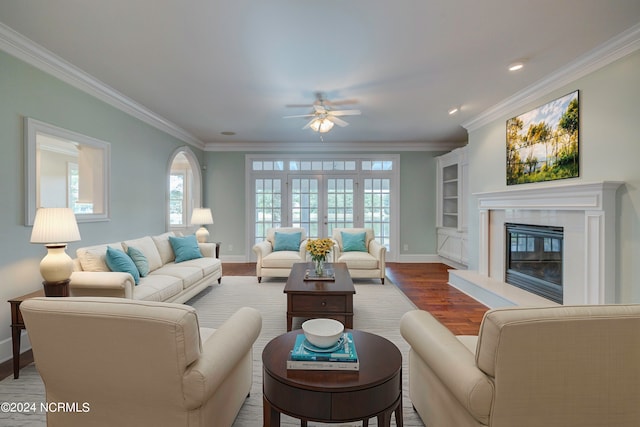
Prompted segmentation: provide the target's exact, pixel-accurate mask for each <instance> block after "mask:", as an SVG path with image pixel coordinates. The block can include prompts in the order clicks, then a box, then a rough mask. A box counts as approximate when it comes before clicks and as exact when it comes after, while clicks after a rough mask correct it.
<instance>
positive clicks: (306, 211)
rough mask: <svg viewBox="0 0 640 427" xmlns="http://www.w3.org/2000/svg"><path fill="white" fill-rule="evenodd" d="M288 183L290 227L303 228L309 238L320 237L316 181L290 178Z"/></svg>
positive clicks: (314, 179)
mask: <svg viewBox="0 0 640 427" xmlns="http://www.w3.org/2000/svg"><path fill="white" fill-rule="evenodd" d="M290 182H291V226H292V227H302V228H304V229H305V230H306V231H307V236H309V237H312V238H317V237H320V236H319V233H320V227H319V224H318V210H319V204H318V201H319V197H318V179H316V178H292V179H291V180H290Z"/></svg>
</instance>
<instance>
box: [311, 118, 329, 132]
mask: <svg viewBox="0 0 640 427" xmlns="http://www.w3.org/2000/svg"><path fill="white" fill-rule="evenodd" d="M309 127H310V128H311V129H313V130H314V131H315V132H319V133H326V132H329V131H330V130H331V129H332V128H333V122H332V121H331V120H329V119H327V118H326V117H324V118H317V119H315V120H314V121H312V122H311V124H310V125H309Z"/></svg>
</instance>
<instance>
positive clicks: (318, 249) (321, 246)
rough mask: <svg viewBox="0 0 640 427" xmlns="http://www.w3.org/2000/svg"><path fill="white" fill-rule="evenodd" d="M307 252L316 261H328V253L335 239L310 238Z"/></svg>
mask: <svg viewBox="0 0 640 427" xmlns="http://www.w3.org/2000/svg"><path fill="white" fill-rule="evenodd" d="M306 249H307V252H309V254H310V255H311V259H312V260H314V261H326V260H327V255H328V254H329V252H331V249H333V240H331V239H329V238H326V237H325V238H323V239H309V240H308V241H307V248H306Z"/></svg>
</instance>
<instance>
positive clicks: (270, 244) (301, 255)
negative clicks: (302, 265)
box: [253, 227, 307, 282]
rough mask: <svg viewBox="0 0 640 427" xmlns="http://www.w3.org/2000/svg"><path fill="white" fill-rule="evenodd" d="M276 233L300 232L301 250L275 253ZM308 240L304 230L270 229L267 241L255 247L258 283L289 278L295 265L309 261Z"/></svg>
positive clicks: (291, 228)
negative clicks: (268, 278) (269, 279)
mask: <svg viewBox="0 0 640 427" xmlns="http://www.w3.org/2000/svg"><path fill="white" fill-rule="evenodd" d="M276 232H278V233H297V232H300V233H301V234H300V236H301V237H300V247H299V249H298V250H297V251H274V250H273V248H274V244H275V238H276ZM306 240H307V232H306V231H305V229H304V228H298V227H279V228H270V229H268V230H267V237H266V239H265V240H264V241H262V242H260V243H256V244H255V245H254V246H253V252H255V254H256V257H257V260H256V276H258V282H261V281H262V278H263V277H289V273H291V267H292V266H293V264H295V263H296V262H305V261H306V259H307V250H306V244H307V242H306Z"/></svg>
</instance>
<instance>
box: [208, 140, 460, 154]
mask: <svg viewBox="0 0 640 427" xmlns="http://www.w3.org/2000/svg"><path fill="white" fill-rule="evenodd" d="M463 145H466V141H465V142H413V141H407V142H403V141H397V142H395V141H394V142H320V141H318V142H209V143H207V144H205V148H204V150H205V151H218V152H223V151H224V152H231V151H235V152H247V151H257V152H280V151H288V152H294V153H306V152H318V151H326V152H360V151H366V152H387V153H388V152H394V153H396V152H403V151H451V150H453V149H455V148H458V147H462V146H463Z"/></svg>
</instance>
